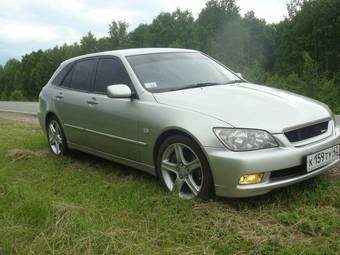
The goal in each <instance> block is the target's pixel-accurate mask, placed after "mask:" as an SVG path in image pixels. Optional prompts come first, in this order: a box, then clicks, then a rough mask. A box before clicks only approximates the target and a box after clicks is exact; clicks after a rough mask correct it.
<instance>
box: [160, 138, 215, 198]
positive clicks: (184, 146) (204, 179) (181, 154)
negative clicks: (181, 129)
mask: <svg viewBox="0 0 340 255" xmlns="http://www.w3.org/2000/svg"><path fill="white" fill-rule="evenodd" d="M156 171H157V175H158V177H159V179H160V182H161V183H162V184H163V185H164V186H165V187H166V188H167V189H168V190H170V191H171V192H177V193H178V195H179V197H181V198H183V199H192V198H195V197H198V198H201V199H204V200H206V199H208V198H210V197H211V196H212V194H213V178H212V174H211V170H210V167H209V164H208V161H207V159H206V157H205V155H204V153H203V152H202V150H201V148H200V147H199V145H198V144H197V143H196V142H194V141H193V140H192V139H190V138H188V137H186V136H182V135H174V136H171V137H169V138H167V139H165V141H164V142H163V143H162V144H161V146H160V148H159V151H158V155H157V161H156Z"/></svg>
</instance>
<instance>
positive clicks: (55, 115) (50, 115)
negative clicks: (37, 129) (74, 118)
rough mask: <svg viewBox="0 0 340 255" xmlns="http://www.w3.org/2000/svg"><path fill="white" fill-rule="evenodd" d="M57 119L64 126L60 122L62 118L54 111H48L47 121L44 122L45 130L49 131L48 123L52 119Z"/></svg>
mask: <svg viewBox="0 0 340 255" xmlns="http://www.w3.org/2000/svg"><path fill="white" fill-rule="evenodd" d="M53 116H54V117H56V118H57V119H58V121H59V123H60V125H62V123H61V122H60V118H59V117H58V115H57V114H56V113H55V112H53V111H48V112H47V113H46V115H45V120H44V124H45V130H46V131H47V122H48V120H49V119H50V118H51V117H53Z"/></svg>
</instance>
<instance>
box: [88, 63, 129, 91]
mask: <svg viewBox="0 0 340 255" xmlns="http://www.w3.org/2000/svg"><path fill="white" fill-rule="evenodd" d="M115 84H125V85H128V86H131V80H130V78H129V75H128V73H127V72H126V70H125V67H124V66H123V64H122V62H121V61H120V60H119V59H116V58H103V59H100V60H99V62H98V66H97V74H96V80H95V85H94V92H97V93H106V88H107V86H109V85H115Z"/></svg>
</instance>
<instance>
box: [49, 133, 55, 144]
mask: <svg viewBox="0 0 340 255" xmlns="http://www.w3.org/2000/svg"><path fill="white" fill-rule="evenodd" d="M48 140H49V142H50V144H52V143H54V140H55V139H54V136H53V135H51V136H49V137H48Z"/></svg>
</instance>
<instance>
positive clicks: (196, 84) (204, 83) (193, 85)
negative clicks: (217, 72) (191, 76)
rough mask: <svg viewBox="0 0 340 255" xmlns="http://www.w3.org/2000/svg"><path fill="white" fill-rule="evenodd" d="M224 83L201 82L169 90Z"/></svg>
mask: <svg viewBox="0 0 340 255" xmlns="http://www.w3.org/2000/svg"><path fill="white" fill-rule="evenodd" d="M222 84H224V83H221V82H201V83H195V84H190V85H186V86H183V87H178V88H173V89H170V90H168V91H175V90H182V89H194V88H202V87H208V86H215V85H222Z"/></svg>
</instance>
